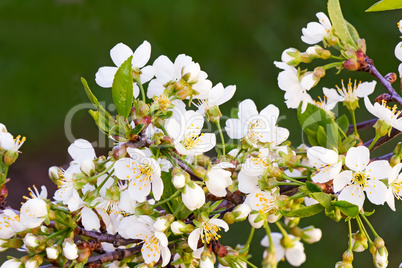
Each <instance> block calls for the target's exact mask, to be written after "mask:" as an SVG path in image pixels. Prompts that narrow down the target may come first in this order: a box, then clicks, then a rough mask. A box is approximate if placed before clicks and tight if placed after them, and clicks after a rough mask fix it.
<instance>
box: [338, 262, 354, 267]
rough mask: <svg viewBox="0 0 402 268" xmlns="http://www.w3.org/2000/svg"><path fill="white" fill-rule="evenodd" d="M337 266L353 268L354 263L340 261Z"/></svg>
mask: <svg viewBox="0 0 402 268" xmlns="http://www.w3.org/2000/svg"><path fill="white" fill-rule="evenodd" d="M335 268H353V265H352V264H351V263H348V262H344V261H338V262H337V263H336V264H335Z"/></svg>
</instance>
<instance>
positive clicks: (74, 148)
mask: <svg viewBox="0 0 402 268" xmlns="http://www.w3.org/2000/svg"><path fill="white" fill-rule="evenodd" d="M68 153H69V154H70V156H71V157H72V158H73V159H74V160H75V161H78V162H83V161H84V160H93V159H95V158H96V154H95V150H94V148H93V147H92V144H91V143H90V142H89V141H87V140H84V139H78V140H75V141H74V143H73V144H71V145H70V146H69V147H68Z"/></svg>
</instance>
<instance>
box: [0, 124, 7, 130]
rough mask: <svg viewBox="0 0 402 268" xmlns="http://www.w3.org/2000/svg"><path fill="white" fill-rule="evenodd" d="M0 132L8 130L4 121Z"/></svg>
mask: <svg viewBox="0 0 402 268" xmlns="http://www.w3.org/2000/svg"><path fill="white" fill-rule="evenodd" d="M0 132H7V128H6V126H5V125H4V124H2V123H0Z"/></svg>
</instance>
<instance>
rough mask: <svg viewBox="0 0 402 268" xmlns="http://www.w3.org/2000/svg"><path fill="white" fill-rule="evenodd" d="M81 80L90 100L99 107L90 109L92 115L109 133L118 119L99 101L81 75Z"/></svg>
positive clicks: (100, 127) (103, 130)
mask: <svg viewBox="0 0 402 268" xmlns="http://www.w3.org/2000/svg"><path fill="white" fill-rule="evenodd" d="M81 82H82V84H83V85H84V89H85V93H86V94H87V96H88V98H89V100H90V101H91V102H92V104H93V105H94V106H95V107H96V109H97V111H93V110H89V113H90V115H91V116H92V117H93V119H94V120H95V123H96V125H98V127H99V129H100V130H101V131H102V132H104V133H105V134H108V133H109V131H110V129H111V128H112V127H114V126H115V125H116V121H115V120H114V118H113V117H112V116H111V115H110V114H109V113H108V112H107V111H106V110H105V108H103V106H102V105H101V104H100V103H99V101H98V99H97V98H96V97H95V95H94V94H93V93H92V91H91V89H90V88H89V86H88V83H87V81H86V80H85V79H84V78H82V77H81Z"/></svg>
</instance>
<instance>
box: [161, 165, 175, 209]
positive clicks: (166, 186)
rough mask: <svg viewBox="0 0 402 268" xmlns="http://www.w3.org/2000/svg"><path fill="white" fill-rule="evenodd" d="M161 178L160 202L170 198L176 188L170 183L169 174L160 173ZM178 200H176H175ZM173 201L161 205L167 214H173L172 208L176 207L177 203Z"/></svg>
mask: <svg viewBox="0 0 402 268" xmlns="http://www.w3.org/2000/svg"><path fill="white" fill-rule="evenodd" d="M161 178H162V181H163V193H162V196H161V200H164V199H166V198H169V197H170V196H172V195H173V194H174V193H175V192H176V188H175V187H174V185H173V183H172V175H171V174H170V172H163V171H162V172H161ZM176 199H178V198H176ZM176 199H173V200H171V201H169V202H167V203H165V204H162V205H161V207H162V208H163V209H164V210H165V211H166V212H168V213H171V214H173V213H174V211H172V210H173V208H175V207H177V206H178V204H179V202H178V201H177V200H176Z"/></svg>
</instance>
